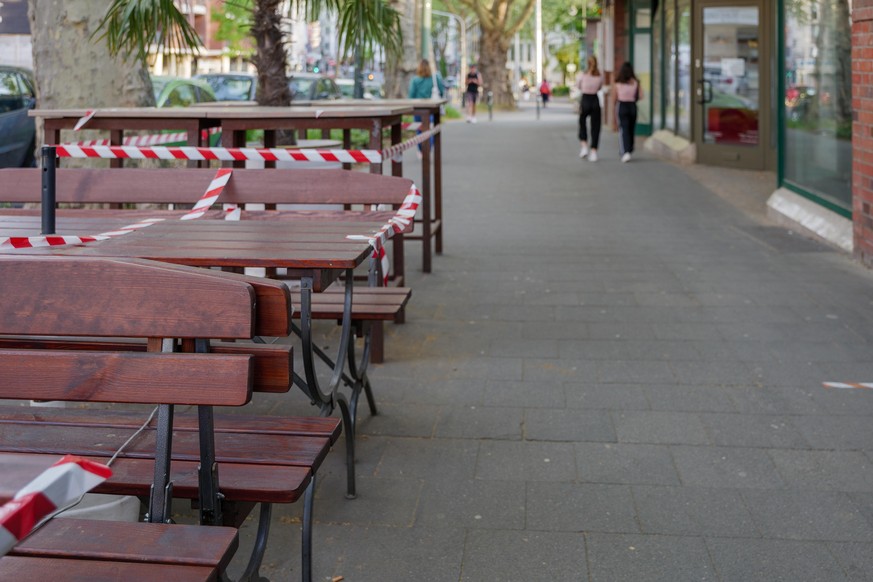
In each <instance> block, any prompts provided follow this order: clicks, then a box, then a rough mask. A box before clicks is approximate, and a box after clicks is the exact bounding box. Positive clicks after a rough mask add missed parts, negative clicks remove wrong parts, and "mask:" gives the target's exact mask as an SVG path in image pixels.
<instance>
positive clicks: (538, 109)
mask: <svg viewBox="0 0 873 582" xmlns="http://www.w3.org/2000/svg"><path fill="white" fill-rule="evenodd" d="M534 101H536V102H537V119H539V118H540V94H539V91H537V93H536V95H534Z"/></svg>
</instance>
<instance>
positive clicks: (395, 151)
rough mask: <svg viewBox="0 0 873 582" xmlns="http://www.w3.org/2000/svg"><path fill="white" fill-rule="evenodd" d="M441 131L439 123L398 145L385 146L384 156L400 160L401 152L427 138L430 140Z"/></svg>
mask: <svg viewBox="0 0 873 582" xmlns="http://www.w3.org/2000/svg"><path fill="white" fill-rule="evenodd" d="M439 132H440V126H439V125H437V126H436V127H434V128H432V129H429V130H427V131H423V132H421V133H419V134H418V135H416V136H415V137H413V138H410V139H408V140H406V141H404V142H401V143H398V144H396V145H393V146H390V147H388V148H385V149H384V150H382V156H383V157H385V158H390V159H392V160H394V161H399V159H398V158H399V157H400V155H401V154H403V152H405V151H406V150H409V149H412V148H414V147H415V146H417V145H418V144H420V143H424V142H426V141H427V140H429V139H430V138H431V137H433V136H434V135H436V134H438V133H439Z"/></svg>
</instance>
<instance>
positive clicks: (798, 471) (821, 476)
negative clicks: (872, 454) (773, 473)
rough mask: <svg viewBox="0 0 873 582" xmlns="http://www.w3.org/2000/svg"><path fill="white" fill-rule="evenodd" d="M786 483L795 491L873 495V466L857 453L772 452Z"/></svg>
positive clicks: (868, 460)
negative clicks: (862, 492)
mask: <svg viewBox="0 0 873 582" xmlns="http://www.w3.org/2000/svg"><path fill="white" fill-rule="evenodd" d="M769 453H770V456H771V457H772V458H773V462H774V463H775V465H776V467H777V468H778V469H779V473H780V474H781V475H782V477H783V478H784V479H785V482H786V483H787V484H788V485H789V486H790V487H793V488H795V489H816V490H832V491H873V463H871V462H870V459H868V458H867V457H866V456H865V455H864V454H863V453H860V452H855V451H789V450H785V449H774V450H771V451H769Z"/></svg>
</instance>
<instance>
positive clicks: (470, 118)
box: [464, 65, 482, 123]
mask: <svg viewBox="0 0 873 582" xmlns="http://www.w3.org/2000/svg"><path fill="white" fill-rule="evenodd" d="M466 82H467V90H466V91H465V92H464V102H465V103H466V105H467V123H476V101H478V100H479V88H480V87H482V75H480V74H479V70H478V69H477V67H476V65H470V72H469V73H467V79H466Z"/></svg>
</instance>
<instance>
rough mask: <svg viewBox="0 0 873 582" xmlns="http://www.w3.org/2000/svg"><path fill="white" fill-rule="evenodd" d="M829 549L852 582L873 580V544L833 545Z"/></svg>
mask: <svg viewBox="0 0 873 582" xmlns="http://www.w3.org/2000/svg"><path fill="white" fill-rule="evenodd" d="M828 549H829V550H830V551H831V553H832V554H833V555H834V556H835V557H836V558H837V561H838V562H839V563H840V565H841V566H842V567H843V570H844V571H845V572H846V578H847V579H848V580H850V581H851V582H869V580H873V544H857V543H831V544H828Z"/></svg>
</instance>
